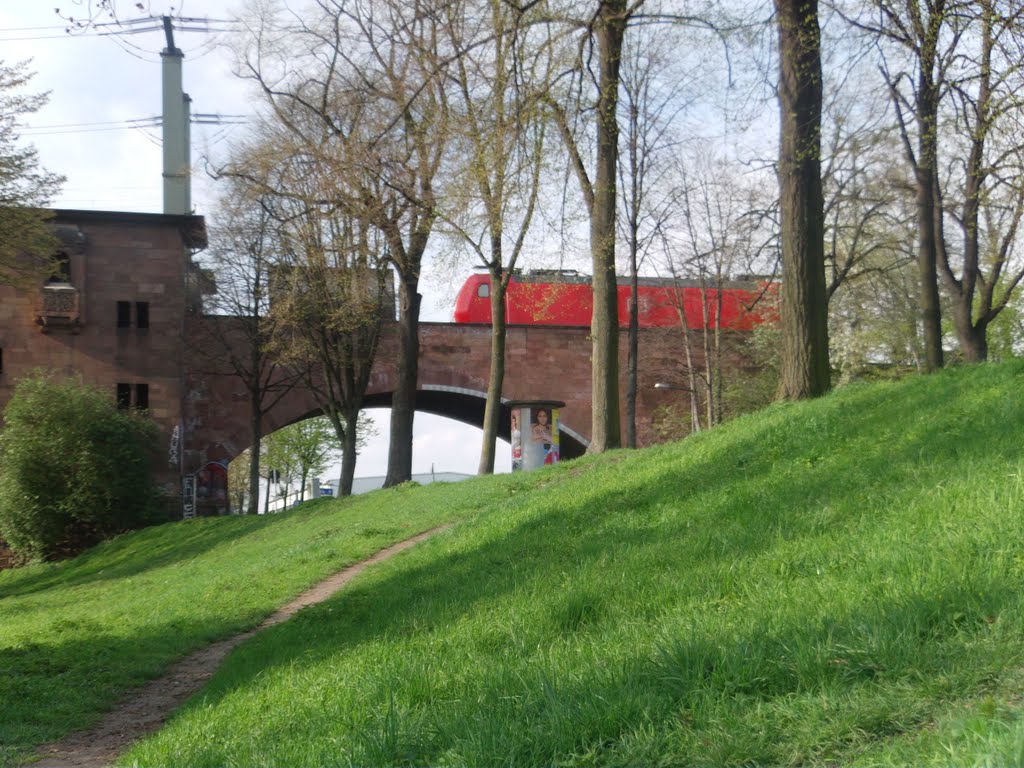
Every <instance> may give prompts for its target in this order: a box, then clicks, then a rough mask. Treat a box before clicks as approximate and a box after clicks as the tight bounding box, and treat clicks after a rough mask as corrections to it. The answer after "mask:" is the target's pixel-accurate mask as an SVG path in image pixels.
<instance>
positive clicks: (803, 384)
mask: <svg viewBox="0 0 1024 768" xmlns="http://www.w3.org/2000/svg"><path fill="white" fill-rule="evenodd" d="M775 9H776V15H777V18H778V25H779V69H780V77H779V111H780V116H781V137H780V152H779V202H780V207H781V214H782V216H781V218H782V222H781V223H782V227H781V229H782V232H781V237H782V318H781V325H782V366H781V371H780V374H781V376H780V378H781V381H780V391H779V394H780V397H782V398H784V399H789V400H796V399H802V398H807V397H816V396H818V395H822V394H824V393H825V392H827V391H828V389H829V386H830V371H829V361H828V326H827V317H828V316H827V309H828V306H827V299H826V296H825V244H824V197H823V194H822V184H821V109H822V82H821V51H820V44H821V36H820V30H819V28H818V4H817V0H775Z"/></svg>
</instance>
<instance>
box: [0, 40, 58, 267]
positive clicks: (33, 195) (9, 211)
mask: <svg viewBox="0 0 1024 768" xmlns="http://www.w3.org/2000/svg"><path fill="white" fill-rule="evenodd" d="M31 77H32V75H31V73H30V72H29V71H28V64H27V62H22V63H20V64H14V65H13V66H6V65H5V64H4V62H3V61H2V60H0V285H5V284H7V285H18V286H23V285H26V284H29V283H31V282H33V281H37V280H42V279H43V278H44V277H45V276H46V273H47V272H48V271H49V270H52V269H53V267H54V257H55V256H56V250H57V247H58V241H57V238H56V237H54V234H53V232H52V231H51V230H50V228H49V227H48V226H47V224H46V221H47V219H48V218H49V215H48V214H47V213H46V211H44V210H41V209H42V208H43V207H44V206H46V205H48V204H49V202H50V200H51V198H53V196H54V195H56V194H57V192H58V191H59V189H60V185H61V184H62V183H63V181H64V179H63V177H61V176H58V175H56V174H53V173H49V172H48V171H46V170H44V169H43V168H41V167H40V166H39V158H38V155H37V153H36V150H35V148H34V147H31V146H28V147H25V146H21V145H20V143H19V135H18V127H19V121H20V119H21V118H22V116H24V115H28V114H31V113H33V112H35V111H36V110H38V109H39V108H40V107H42V106H43V105H44V104H45V103H46V95H45V94H36V95H25V94H22V93H19V91H20V89H21V88H23V87H24V86H25V85H27V84H28V82H29V80H30V79H31Z"/></svg>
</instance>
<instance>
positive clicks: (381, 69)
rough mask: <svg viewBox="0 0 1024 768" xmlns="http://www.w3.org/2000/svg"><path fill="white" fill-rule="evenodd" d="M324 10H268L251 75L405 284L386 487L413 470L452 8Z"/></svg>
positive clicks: (343, 6)
mask: <svg viewBox="0 0 1024 768" xmlns="http://www.w3.org/2000/svg"><path fill="white" fill-rule="evenodd" d="M314 7H315V10H316V13H315V14H313V15H311V16H309V17H308V18H307V17H305V16H304V17H299V16H298V15H292V16H290V17H289V18H286V19H282V18H278V16H275V15H274V14H268V13H264V14H263V15H262V16H260V17H259V18H258V19H257V21H256V22H255V23H254V24H252V26H251V28H250V30H249V31H248V33H247V42H248V45H247V47H246V48H245V49H244V50H243V52H242V56H241V69H242V72H243V74H244V76H246V77H249V78H251V79H253V80H254V81H255V82H256V83H257V84H258V86H259V87H260V89H261V91H262V93H263V95H264V97H265V101H266V103H267V105H268V106H269V108H270V110H271V113H272V117H273V119H274V120H275V121H277V123H278V124H279V125H280V126H281V127H282V129H283V130H284V131H285V132H286V133H287V134H288V136H289V143H290V145H291V146H294V147H296V150H295V151H296V152H298V153H301V154H302V155H303V156H304V157H306V158H307V159H308V160H309V162H310V163H313V164H315V165H317V166H318V167H319V168H320V170H321V177H322V178H328V177H329V178H333V179H335V180H344V181H345V182H346V183H344V184H334V185H333V186H332V187H331V188H330V189H329V190H325V198H324V199H322V200H320V201H319V202H322V203H328V204H330V205H333V206H335V207H337V208H338V209H341V210H344V211H345V214H346V215H347V216H352V217H355V218H357V219H359V220H360V221H362V222H364V223H365V224H366V225H367V226H369V227H372V228H374V229H375V230H376V231H378V232H379V233H380V235H381V238H382V241H383V244H384V247H385V248H386V256H387V258H388V259H389V260H390V262H391V263H392V264H393V265H394V267H395V269H396V272H397V274H398V283H399V326H398V327H399V345H400V347H399V359H398V365H397V374H396V382H395V391H394V394H393V398H392V417H391V441H390V448H389V457H388V473H387V479H386V481H385V484H386V485H395V484H396V483H400V482H403V481H405V480H408V479H409V478H410V477H411V472H412V425H413V418H414V415H415V396H416V379H417V366H418V357H419V339H418V328H419V313H420V302H421V296H420V294H419V279H420V270H421V265H422V261H423V257H424V254H425V252H426V248H427V243H428V240H429V238H430V234H431V232H432V230H433V226H434V223H435V220H436V217H437V200H436V194H435V181H436V179H437V177H438V174H439V172H440V170H441V164H442V160H443V158H444V156H445V149H446V146H447V133H448V129H447V110H448V104H447V102H448V96H447V93H446V92H445V86H446V82H445V78H444V66H443V65H444V61H446V60H448V58H450V57H447V56H446V55H444V52H442V51H441V49H440V47H439V46H440V45H441V44H442V41H443V40H444V39H445V36H444V34H443V29H442V19H443V14H441V13H440V11H441V8H442V7H443V5H441V4H438V3H436V2H433V0H413V1H412V2H408V3H403V2H398V1H397V0H394V1H393V2H371V1H370V0H357V2H341V0H318V2H316V3H315V4H314Z"/></svg>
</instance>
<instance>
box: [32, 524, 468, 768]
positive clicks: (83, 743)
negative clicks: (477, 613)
mask: <svg viewBox="0 0 1024 768" xmlns="http://www.w3.org/2000/svg"><path fill="white" fill-rule="evenodd" d="M448 527H449V526H447V525H442V526H438V527H437V528H431V529H430V530H429V531H424V532H423V533H420V534H418V535H416V536H413V537H412V538H411V539H406V540H405V541H400V542H398V543H397V544H392V545H391V546H390V547H386V548H384V549H382V550H380V551H378V552H377V553H375V554H373V555H371V556H370V557H368V558H366V559H365V560H361V561H360V562H358V563H356V564H355V565H350V566H349V567H348V568H345V569H344V570H341V571H338V572H337V573H336V574H334V575H333V576H331V577H329V578H327V579H325V580H324V581H322V582H320V583H319V584H317V585H316V586H314V587H312V588H310V589H308V590H306V591H305V592H303V593H302V594H301V595H299V596H298V597H296V598H295V599H294V600H292V601H291V602H290V603H288V604H287V605H285V606H283V607H282V608H280V609H278V610H277V611H276V612H275V613H273V614H272V615H271V616H269V617H267V618H266V619H264V620H263V622H262V623H261V624H259V625H258V626H256V627H253V628H252V629H250V630H248V631H246V632H242V633H241V634H238V635H234V636H233V637H229V638H227V639H225V640H221V641H219V642H216V643H213V644H212V645H208V646H206V647H204V648H200V649H199V650H198V651H195V652H193V653H191V654H190V655H188V656H186V657H185V658H183V659H181V660H180V661H178V662H176V663H175V664H174V665H173V666H172V667H171V668H170V669H168V670H167V672H166V673H164V674H163V675H162V676H161V677H158V678H156V679H154V680H150V681H149V682H148V683H146V684H145V685H144V686H143V687H142V688H140V689H139V690H137V691H134V692H132V693H131V694H129V696H128V698H126V699H125V700H124V701H122V702H121V703H120V704H118V705H117V706H115V708H114V709H112V710H111V711H110V712H108V713H107V714H106V715H104V716H103V719H102V720H100V722H99V723H97V724H96V725H95V726H94V727H93V728H90V729H89V730H87V731H79V732H77V733H72V734H70V735H69V736H67V737H66V738H64V739H62V740H60V741H58V742H54V743H53V744H47V745H45V746H42V747H40V748H39V750H38V751H37V752H36V756H37V757H41V759H40V760H38V761H36V762H32V763H26V764H25V768H106V766H108V765H110V764H111V763H112V762H113V761H114V760H115V759H116V758H117V756H118V755H120V754H121V753H122V752H124V751H125V749H127V748H128V746H129V745H130V744H132V743H133V742H135V741H138V740H139V739H140V738H142V737H143V736H146V735H148V734H150V733H152V732H154V731H156V730H157V729H159V728H160V726H161V725H163V724H164V722H165V721H166V720H167V718H168V716H169V715H170V714H171V713H172V712H173V711H174V710H175V709H177V708H178V707H179V706H180V705H181V704H182V703H183V702H184V701H185V699H187V698H188V697H189V696H191V695H192V694H193V693H195V692H196V691H198V690H199V689H200V688H202V687H203V685H204V684H205V683H206V681H207V680H209V679H210V677H212V676H213V673H214V672H215V671H216V669H217V667H219V666H220V663H221V662H222V661H223V660H224V657H225V656H227V655H228V652H230V651H231V649H232V648H235V647H236V646H238V645H241V644H242V643H244V642H245V641H246V640H248V639H249V638H250V637H252V636H253V635H255V634H256V633H258V632H261V631H262V630H264V629H267V628H268V627H272V626H274V625H275V624H280V623H281V622H282V621H286V620H288V619H289V618H291V617H292V616H294V615H295V613H297V612H298V611H299V610H301V609H302V608H305V607H306V606H308V605H315V604H316V603H321V602H323V601H324V600H326V599H327V598H329V597H330V596H331V595H333V594H334V593H335V592H337V591H338V590H339V589H341V588H342V587H343V586H345V585H346V584H348V582H350V581H352V579H354V578H355V577H356V576H358V575H359V574H360V573H362V572H363V571H364V570H366V568H368V567H369V566H371V565H373V564H374V563H379V562H381V561H383V560H387V559H388V558H389V557H391V556H392V555H397V554H398V553H399V552H402V551H403V550H406V549H409V548H410V547H413V546H415V545H416V544H418V543H420V542H421V541H423V540H424V539H426V538H429V537H430V536H433V535H434V534H435V533H438V532H440V531H442V530H445V529H446V528H448Z"/></svg>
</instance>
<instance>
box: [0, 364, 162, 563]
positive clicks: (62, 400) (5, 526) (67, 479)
mask: <svg viewBox="0 0 1024 768" xmlns="http://www.w3.org/2000/svg"><path fill="white" fill-rule="evenodd" d="M155 441H156V428H155V426H154V425H153V423H152V422H150V421H149V420H148V419H147V418H145V417H144V416H141V415H140V414H138V413H131V412H127V411H119V410H118V409H117V408H116V406H115V404H114V402H113V399H112V398H111V397H109V396H108V395H107V394H105V393H104V392H102V391H100V390H98V389H96V388H94V387H89V386H86V385H84V384H82V382H81V381H78V380H75V379H58V378H56V377H53V376H50V375H46V374H37V375H34V376H32V377H29V378H26V379H23V380H21V381H20V382H19V383H18V385H17V386H16V388H15V390H14V394H13V396H12V397H11V400H10V402H9V403H8V405H7V409H6V410H5V411H4V429H3V431H2V432H0V536H2V537H3V538H4V539H6V540H7V542H8V543H9V544H10V545H11V547H12V548H13V549H15V550H16V551H19V552H22V553H24V554H27V555H29V556H31V557H34V558H45V559H52V558H56V557H61V556H67V555H71V554H75V553H77V552H80V551H81V550H83V549H85V548H86V547H89V546H92V545H93V544H95V543H97V542H99V541H101V540H102V539H104V538H108V537H110V536H112V535H114V534H117V533H121V532H123V531H126V530H129V529H132V528H138V527H141V526H143V525H145V524H147V523H148V522H151V521H153V520H154V519H155V511H156V509H157V507H156V488H155V486H154V484H153V481H152V477H151V473H150V458H151V452H152V450H153V449H154V447H155Z"/></svg>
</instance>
